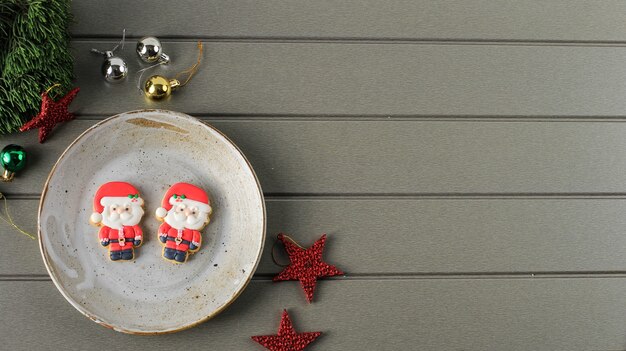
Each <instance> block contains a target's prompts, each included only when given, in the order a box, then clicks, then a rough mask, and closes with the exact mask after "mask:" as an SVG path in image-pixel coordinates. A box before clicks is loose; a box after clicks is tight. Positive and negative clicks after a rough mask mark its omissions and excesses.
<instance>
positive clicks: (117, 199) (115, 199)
mask: <svg viewBox="0 0 626 351" xmlns="http://www.w3.org/2000/svg"><path fill="white" fill-rule="evenodd" d="M125 203H136V204H139V205H143V199H142V198H140V197H138V198H132V199H131V198H129V197H128V196H104V197H102V199H100V205H102V206H105V207H106V206H110V205H120V204H125Z"/></svg>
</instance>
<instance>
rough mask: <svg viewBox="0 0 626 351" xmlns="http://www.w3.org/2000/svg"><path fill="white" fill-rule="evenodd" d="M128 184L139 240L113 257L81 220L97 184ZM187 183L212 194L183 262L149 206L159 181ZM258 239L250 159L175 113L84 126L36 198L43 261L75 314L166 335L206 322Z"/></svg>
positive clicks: (244, 279)
mask: <svg viewBox="0 0 626 351" xmlns="http://www.w3.org/2000/svg"><path fill="white" fill-rule="evenodd" d="M115 180H119V181H127V182H130V183H132V184H133V185H135V186H136V187H137V188H138V190H139V192H140V194H141V196H142V197H143V198H144V201H145V206H144V209H145V212H146V213H145V215H144V217H143V220H142V222H141V224H140V225H141V226H142V228H143V230H144V244H143V245H142V246H141V247H140V248H139V249H138V250H136V257H135V260H133V261H126V262H112V261H110V260H109V258H108V251H107V249H106V248H103V247H102V246H101V245H100V243H99V241H98V238H97V236H98V228H96V227H93V226H91V225H89V223H88V221H89V216H90V214H91V212H92V207H93V197H94V194H95V192H96V190H97V188H98V187H99V186H100V185H101V184H103V183H106V182H109V181H115ZM177 182H188V183H193V184H196V185H198V186H200V187H202V188H203V189H204V190H206V191H207V193H208V194H209V196H210V198H211V205H212V207H213V214H212V215H211V223H210V224H209V225H208V226H207V227H205V229H204V230H203V231H202V236H203V240H202V248H201V249H200V251H199V252H197V253H196V254H195V255H193V256H191V257H190V259H189V260H188V261H187V262H186V263H184V264H178V265H176V264H172V263H169V262H167V261H165V260H164V259H163V258H162V257H161V244H160V243H159V240H158V237H157V228H158V226H159V224H160V223H159V222H158V221H157V220H156V219H155V217H154V212H155V209H156V208H157V207H159V205H160V202H161V198H162V197H163V195H164V193H165V191H166V190H167V188H168V187H169V186H170V185H172V184H174V183H177ZM264 239H265V206H264V201H263V193H262V192H261V189H260V186H259V183H258V181H257V178H256V176H255V174H254V171H253V170H252V167H251V166H250V164H249V163H248V161H247V160H246V158H245V157H244V156H243V154H242V153H241V152H240V151H239V149H238V148H237V147H236V146H235V145H234V144H233V143H232V142H231V141H230V140H228V138H226V137H225V136H224V135H223V134H221V133H220V132H219V131H217V130H216V129H214V128H212V127H211V126H208V125H206V124H204V123H202V122H200V121H199V120H197V119H195V118H193V117H190V116H187V115H184V114H180V113H175V112H170V111H163V110H149V111H145V110H144V111H134V112H128V113H123V114H121V115H117V116H114V117H111V118H109V119H106V120H104V121H102V122H100V123H98V124H96V125H94V126H93V127H91V128H89V129H88V130H87V131H85V132H84V133H83V134H82V135H81V136H79V137H78V138H77V139H76V140H75V141H74V142H73V143H72V144H71V145H70V146H69V147H68V148H67V150H65V152H64V153H63V154H62V155H61V157H60V158H59V160H58V161H57V163H56V165H55V166H54V167H53V169H52V171H51V172H50V175H49V177H48V180H47V182H46V185H45V187H44V190H43V194H42V197H41V203H40V206H39V243H40V248H41V253H42V256H43V260H44V263H45V265H46V268H47V269H48V272H49V273H50V277H52V280H53V281H54V284H55V285H56V287H57V288H58V289H59V291H60V292H61V294H63V296H64V297H65V298H66V299H67V300H68V301H69V302H70V303H71V304H72V306H74V307H75V308H76V309H78V310H79V311H80V312H81V313H83V314H84V315H86V316H88V317H89V318H91V319H92V320H94V321H96V322H97V323H100V324H102V325H104V326H107V327H110V328H113V329H115V330H117V331H121V332H125V333H147V334H152V333H167V332H174V331H178V330H182V329H185V328H189V327H191V326H193V325H195V324H198V323H200V322H202V321H205V320H207V319H209V318H211V317H213V316H215V315H216V314H217V313H219V312H220V311H221V310H222V309H224V308H225V307H227V306H228V305H229V304H230V303H231V302H233V301H234V300H235V299H236V298H237V296H238V295H239V294H240V293H241V292H242V290H243V289H244V288H245V286H246V285H247V283H248V282H249V281H250V278H251V277H252V274H253V273H254V270H255V269H256V266H257V263H258V262H259V258H260V256H261V251H262V249H263V243H264Z"/></svg>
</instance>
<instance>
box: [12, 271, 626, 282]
mask: <svg viewBox="0 0 626 351" xmlns="http://www.w3.org/2000/svg"><path fill="white" fill-rule="evenodd" d="M274 275H275V274H270V273H262V274H255V275H254V276H253V277H252V280H255V281H267V282H271V281H272V278H273V277H274ZM591 278H593V279H600V278H601V279H626V271H597V272H593V271H587V272H585V271H581V272H535V273H533V272H508V273H507V272H456V273H445V272H433V273H354V274H348V275H346V276H343V277H331V278H326V279H324V280H326V281H331V280H343V281H358V280H374V281H386V280H435V279H436V280H458V279H472V280H477V279H492V280H493V279H509V280H512V279H591ZM0 281H52V280H51V279H50V277H49V276H48V275H44V274H24V275H19V274H13V275H11V274H9V275H0Z"/></svg>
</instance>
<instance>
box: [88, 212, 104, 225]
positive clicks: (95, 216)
mask: <svg viewBox="0 0 626 351" xmlns="http://www.w3.org/2000/svg"><path fill="white" fill-rule="evenodd" d="M89 219H90V220H91V222H92V223H94V224H99V223H100V222H102V214H100V213H98V212H94V213H92V214H91V217H89Z"/></svg>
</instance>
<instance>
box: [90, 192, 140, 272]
mask: <svg viewBox="0 0 626 351" xmlns="http://www.w3.org/2000/svg"><path fill="white" fill-rule="evenodd" d="M93 211H94V212H93V213H92V214H91V217H90V218H89V222H90V223H91V224H93V225H95V226H98V227H100V232H99V234H98V238H99V239H100V243H101V244H102V246H106V247H108V248H109V257H110V258H111V260H113V261H118V260H132V259H133V258H135V248H136V247H139V246H140V245H141V242H142V236H143V235H142V231H141V227H139V222H140V221H141V217H143V213H144V212H143V199H142V198H141V197H139V191H137V189H136V188H135V187H134V186H132V185H131V184H129V183H126V182H109V183H105V184H102V185H101V186H100V188H99V189H98V191H96V195H95V196H94V199H93Z"/></svg>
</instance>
